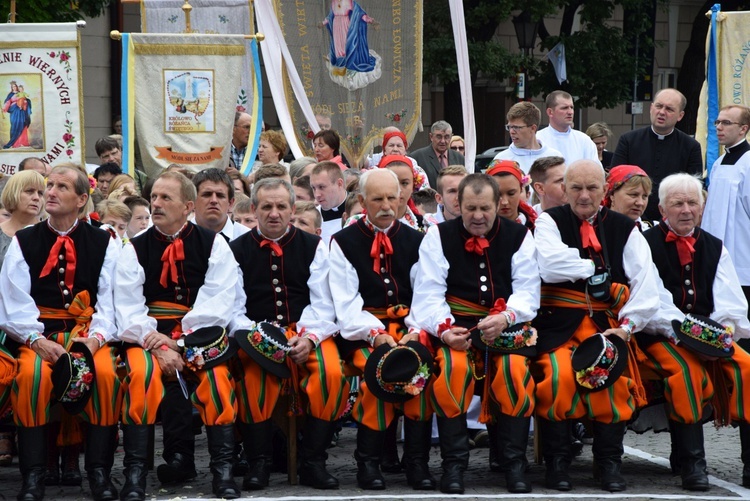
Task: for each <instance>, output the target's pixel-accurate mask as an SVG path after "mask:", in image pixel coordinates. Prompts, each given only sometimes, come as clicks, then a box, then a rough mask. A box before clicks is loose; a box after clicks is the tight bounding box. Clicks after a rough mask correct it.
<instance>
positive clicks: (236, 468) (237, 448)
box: [232, 442, 248, 477]
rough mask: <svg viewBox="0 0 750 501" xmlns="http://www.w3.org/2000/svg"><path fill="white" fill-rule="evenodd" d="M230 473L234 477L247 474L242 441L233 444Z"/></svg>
mask: <svg viewBox="0 0 750 501" xmlns="http://www.w3.org/2000/svg"><path fill="white" fill-rule="evenodd" d="M232 463H233V464H232V475H233V476H235V477H244V476H245V475H247V470H248V464H247V459H245V453H244V452H243V450H242V443H241V442H240V443H235V444H234V457H233V458H232Z"/></svg>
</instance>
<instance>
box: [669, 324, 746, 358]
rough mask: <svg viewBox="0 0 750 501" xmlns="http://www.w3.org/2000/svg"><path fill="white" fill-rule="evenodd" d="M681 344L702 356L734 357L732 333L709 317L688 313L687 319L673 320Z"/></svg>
mask: <svg viewBox="0 0 750 501" xmlns="http://www.w3.org/2000/svg"><path fill="white" fill-rule="evenodd" d="M672 329H674V332H675V334H676V335H677V338H678V339H679V340H680V343H683V344H684V345H685V346H687V347H688V348H690V349H691V350H693V351H695V352H698V353H699V354H701V355H705V356H708V357H715V358H726V357H731V356H732V355H734V346H732V337H733V336H732V332H731V330H730V329H728V328H726V327H724V326H723V325H721V324H720V323H718V322H715V321H713V320H711V319H710V318H708V317H704V316H701V315H696V314H694V313H688V314H687V315H685V319H684V320H683V321H682V322H680V321H679V320H672Z"/></svg>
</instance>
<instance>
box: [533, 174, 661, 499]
mask: <svg viewBox="0 0 750 501" xmlns="http://www.w3.org/2000/svg"><path fill="white" fill-rule="evenodd" d="M604 187H605V181H604V169H602V167H601V165H600V164H599V163H598V162H595V161H592V160H580V161H577V162H573V163H572V164H571V165H570V166H569V167H568V170H567V172H566V173H565V192H566V194H567V197H568V201H569V204H568V205H563V206H561V207H554V208H552V209H548V210H547V211H546V212H544V213H543V214H541V215H540V216H539V219H537V221H536V231H535V232H534V238H535V239H536V243H537V255H538V261H539V270H540V273H541V277H542V281H543V282H542V301H541V307H540V309H539V312H538V315H537V317H536V319H535V321H534V326H535V327H536V328H537V330H538V332H539V342H538V343H537V349H538V351H539V352H540V353H542V354H541V355H539V357H538V359H537V361H536V363H537V364H538V366H539V368H540V369H541V370H542V372H543V380H542V381H540V382H539V383H537V386H536V413H537V416H538V417H539V420H538V421H537V422H538V423H539V427H540V432H541V434H542V442H543V444H544V450H543V454H544V459H545V463H546V465H547V475H546V484H547V487H549V488H552V489H557V490H563V491H566V490H570V489H571V488H572V484H571V481H570V476H569V474H568V471H567V469H568V465H569V462H570V424H569V423H570V422H569V420H570V419H577V418H581V417H583V416H585V415H588V416H590V417H591V419H592V421H593V423H592V425H593V432H594V445H593V452H594V460H595V461H596V463H597V465H598V466H599V467H600V469H601V487H602V489H604V490H608V491H612V492H615V491H622V490H624V489H625V488H626V484H625V479H624V478H623V477H622V475H621V473H620V466H621V462H622V453H623V445H622V441H623V435H624V432H625V424H626V423H627V421H628V420H629V419H630V417H631V416H632V414H633V411H634V410H635V408H636V407H637V406H640V405H643V404H645V398H644V396H643V387H642V385H641V384H640V377H639V374H638V369H637V365H636V364H635V355H634V349H635V348H636V347H635V346H634V343H633V344H632V345H631V344H630V343H628V345H629V346H630V349H629V350H625V351H626V352H628V356H629V357H630V361H631V363H630V364H629V373H628V374H626V375H623V376H622V377H620V378H618V379H617V381H615V382H614V383H613V384H612V385H611V386H610V387H608V388H607V391H599V392H588V393H583V394H582V393H580V392H579V391H578V390H577V387H576V378H575V374H574V371H573V367H572V366H571V354H572V352H573V351H574V350H575V349H576V347H577V346H579V345H580V344H581V343H582V342H583V341H585V340H586V339H587V338H589V337H591V336H592V335H595V334H597V333H602V334H604V335H605V336H609V337H611V336H619V337H620V338H622V339H623V340H625V341H630V337H631V335H632V333H633V332H635V331H636V330H640V329H641V328H643V326H644V325H646V323H647V322H648V320H649V319H650V318H651V317H652V316H653V314H654V313H655V312H656V310H657V309H658V307H659V305H658V302H656V301H654V298H655V297H658V294H659V290H658V279H657V276H656V273H655V271H654V270H653V266H651V259H650V257H651V253H650V251H649V248H648V245H647V244H646V241H645V240H644V238H643V235H641V233H640V231H638V229H637V228H636V227H635V224H634V222H633V221H632V220H631V219H629V218H628V217H626V216H623V215H621V214H618V213H615V212H613V211H610V210H609V209H607V208H606V207H600V204H601V201H602V198H603V197H604ZM621 356H626V354H625V353H622V354H621Z"/></svg>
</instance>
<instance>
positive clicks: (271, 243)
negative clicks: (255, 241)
mask: <svg viewBox="0 0 750 501" xmlns="http://www.w3.org/2000/svg"><path fill="white" fill-rule="evenodd" d="M260 246H261V247H270V248H271V250H272V251H273V252H275V253H276V255H277V256H283V255H284V251H283V250H281V246H280V245H279V243H278V242H274V241H273V240H268V239H267V238H266V239H264V240H263V241H262V242H261V243H260Z"/></svg>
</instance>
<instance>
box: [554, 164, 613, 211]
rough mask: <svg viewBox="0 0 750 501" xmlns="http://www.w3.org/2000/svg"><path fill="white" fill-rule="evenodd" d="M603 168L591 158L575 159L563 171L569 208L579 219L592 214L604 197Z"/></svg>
mask: <svg viewBox="0 0 750 501" xmlns="http://www.w3.org/2000/svg"><path fill="white" fill-rule="evenodd" d="M605 183H606V182H605V178H604V169H603V168H602V166H601V164H600V163H599V162H595V161H593V160H576V161H575V162H573V163H571V164H570V165H569V166H568V169H567V170H566V171H565V184H564V188H565V193H566V195H567V196H568V203H570V209H571V210H572V211H573V213H574V214H575V215H576V216H578V217H579V218H580V219H588V218H590V217H592V216H594V215H595V214H596V213H597V211H598V210H599V206H600V205H601V203H602V199H603V198H604V185H605Z"/></svg>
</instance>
